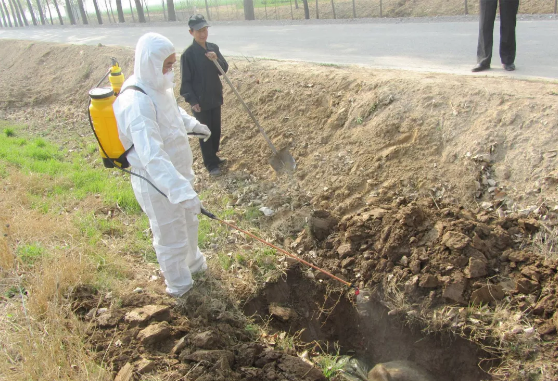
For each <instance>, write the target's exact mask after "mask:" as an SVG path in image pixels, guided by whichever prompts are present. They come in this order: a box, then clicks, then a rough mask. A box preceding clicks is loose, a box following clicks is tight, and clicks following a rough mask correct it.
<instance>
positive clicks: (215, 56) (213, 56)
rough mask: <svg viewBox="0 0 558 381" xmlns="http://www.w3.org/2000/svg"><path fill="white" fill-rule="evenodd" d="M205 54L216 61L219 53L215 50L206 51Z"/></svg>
mask: <svg viewBox="0 0 558 381" xmlns="http://www.w3.org/2000/svg"><path fill="white" fill-rule="evenodd" d="M205 56H206V57H207V58H209V59H210V60H211V61H215V60H216V59H217V54H216V53H215V52H207V53H205Z"/></svg>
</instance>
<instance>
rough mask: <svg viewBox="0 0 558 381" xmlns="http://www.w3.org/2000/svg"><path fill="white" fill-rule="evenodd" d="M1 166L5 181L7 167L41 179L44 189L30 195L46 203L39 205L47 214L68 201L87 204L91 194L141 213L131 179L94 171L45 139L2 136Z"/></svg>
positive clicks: (73, 153)
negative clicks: (56, 205)
mask: <svg viewBox="0 0 558 381" xmlns="http://www.w3.org/2000/svg"><path fill="white" fill-rule="evenodd" d="M13 129H14V130H15V129H17V128H13ZM86 150H87V152H88V153H91V150H92V148H91V145H87V148H86ZM0 162H1V163H2V166H3V170H1V169H2V168H0V173H1V174H2V177H5V173H6V169H5V168H6V166H13V167H15V168H16V169H17V170H18V171H20V172H22V173H26V174H33V175H34V176H39V178H38V181H37V184H40V186H38V187H34V188H31V189H30V193H31V194H32V195H33V194H34V195H39V196H40V198H42V199H43V202H36V205H37V207H38V208H40V209H41V210H43V212H47V211H49V210H51V209H53V205H54V204H57V203H60V202H63V201H67V200H68V199H75V200H83V199H84V198H85V197H87V196H89V195H91V194H99V195H102V197H103V200H104V201H105V202H106V203H108V204H116V205H118V206H119V207H120V208H121V209H123V210H124V211H126V212H130V213H139V212H140V211H141V208H140V207H139V204H138V203H137V201H136V199H135V196H134V193H133V190H132V188H131V186H130V184H129V179H128V175H121V173H120V172H117V171H115V170H112V171H108V170H106V169H103V168H99V167H91V165H90V164H88V163H87V162H86V160H85V159H84V158H83V157H81V156H80V155H79V153H78V152H72V153H69V152H67V151H66V150H64V149H61V148H59V147H57V146H56V145H54V144H52V143H50V142H48V141H46V140H44V139H42V138H29V139H28V138H23V137H20V138H15V137H14V135H11V136H7V134H4V135H0ZM45 196H46V197H45ZM54 209H56V208H54Z"/></svg>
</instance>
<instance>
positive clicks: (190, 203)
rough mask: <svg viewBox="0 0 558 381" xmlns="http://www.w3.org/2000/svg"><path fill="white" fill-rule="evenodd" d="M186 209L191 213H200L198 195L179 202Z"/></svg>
mask: <svg viewBox="0 0 558 381" xmlns="http://www.w3.org/2000/svg"><path fill="white" fill-rule="evenodd" d="M180 205H182V207H183V208H184V209H186V211H188V212H190V213H192V214H200V213H201V202H200V199H199V198H198V196H196V197H194V198H191V199H189V200H184V201H182V202H181V203H180Z"/></svg>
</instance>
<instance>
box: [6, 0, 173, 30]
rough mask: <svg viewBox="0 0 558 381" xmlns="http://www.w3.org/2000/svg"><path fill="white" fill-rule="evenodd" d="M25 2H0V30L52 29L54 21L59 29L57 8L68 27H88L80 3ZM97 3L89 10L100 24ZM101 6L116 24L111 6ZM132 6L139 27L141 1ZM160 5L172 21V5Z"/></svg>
mask: <svg viewBox="0 0 558 381" xmlns="http://www.w3.org/2000/svg"><path fill="white" fill-rule="evenodd" d="M25 1H26V5H27V9H25V8H24V6H22V0H0V16H1V18H0V26H1V27H2V28H12V27H24V26H29V25H31V23H32V24H33V25H35V26H36V25H46V24H48V23H49V21H50V24H52V25H53V24H54V23H55V21H54V20H56V19H58V22H59V23H60V25H64V17H63V16H62V12H61V11H60V9H61V7H65V14H66V17H67V18H68V19H69V22H70V24H71V25H76V24H77V21H80V22H81V23H82V24H84V25H88V24H89V18H88V17H89V16H88V14H87V12H86V11H85V6H84V0H35V3H32V0H25ZM100 1H101V0H92V2H93V7H94V8H95V16H96V19H97V23H98V24H103V16H102V13H101V8H100V7H99V2H100ZM128 1H129V3H130V11H131V15H132V19H133V21H134V22H135V21H136V20H135V18H136V15H134V9H133V8H132V0H128ZM62 2H63V3H62ZM104 2H105V6H106V10H107V17H108V19H109V21H111V15H112V19H113V20H114V22H116V17H115V16H114V13H113V9H112V2H110V1H109V2H107V0H104ZM115 2H116V12H117V15H118V22H120V23H123V22H125V19H124V10H123V7H122V0H115ZM133 2H134V5H135V8H136V9H135V10H136V14H137V18H138V21H139V22H140V23H145V22H146V18H145V13H144V5H143V4H142V1H141V0H133ZM60 3H62V4H60ZM163 4H164V3H163ZM164 5H166V8H167V9H166V10H167V13H166V14H165V16H167V14H168V20H169V21H176V12H175V8H174V1H173V0H166V4H164ZM52 7H54V10H55V11H56V14H55V15H54V18H53V15H52V11H51V9H52ZM76 7H77V11H76ZM109 7H110V11H111V12H110V13H109V11H108V10H109ZM29 17H30V18H31V20H28V18H29Z"/></svg>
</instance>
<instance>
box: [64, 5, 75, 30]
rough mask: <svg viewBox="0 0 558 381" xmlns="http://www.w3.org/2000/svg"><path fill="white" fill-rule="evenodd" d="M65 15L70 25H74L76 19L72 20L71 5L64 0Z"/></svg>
mask: <svg viewBox="0 0 558 381" xmlns="http://www.w3.org/2000/svg"><path fill="white" fill-rule="evenodd" d="M66 13H67V14H68V17H69V19H70V24H72V25H76V19H75V18H74V12H73V11H72V4H70V0H66Z"/></svg>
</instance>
